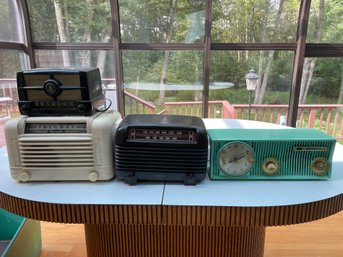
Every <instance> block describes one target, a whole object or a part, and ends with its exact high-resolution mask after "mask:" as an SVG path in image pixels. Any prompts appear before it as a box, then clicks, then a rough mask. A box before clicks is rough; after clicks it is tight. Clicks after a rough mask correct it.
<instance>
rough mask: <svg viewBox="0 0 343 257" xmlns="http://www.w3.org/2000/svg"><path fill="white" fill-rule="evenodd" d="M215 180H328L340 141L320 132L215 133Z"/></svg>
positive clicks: (212, 136) (212, 163) (210, 132)
mask: <svg viewBox="0 0 343 257" xmlns="http://www.w3.org/2000/svg"><path fill="white" fill-rule="evenodd" d="M208 135H209V139H210V148H211V150H210V166H211V168H210V172H209V176H210V178H212V179H327V178H329V177H330V176H331V166H332V155H333V151H334V148H335V142H336V140H335V139H334V138H332V137H331V136H329V135H327V134H325V133H323V132H321V131H319V130H316V129H300V128H297V129H211V130H208Z"/></svg>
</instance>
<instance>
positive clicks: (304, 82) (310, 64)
mask: <svg viewBox="0 0 343 257" xmlns="http://www.w3.org/2000/svg"><path fill="white" fill-rule="evenodd" d="M324 13H325V12H324V0H320V3H319V8H318V16H317V17H316V20H315V30H314V31H315V37H314V40H315V42H316V43H318V42H320V39H321V34H322V29H323V25H324ZM316 61H317V58H314V57H312V58H306V59H305V61H304V65H303V74H302V78H301V86H300V96H299V104H304V103H305V101H306V97H307V94H308V90H309V88H310V82H311V79H312V76H313V71H314V67H315V65H316Z"/></svg>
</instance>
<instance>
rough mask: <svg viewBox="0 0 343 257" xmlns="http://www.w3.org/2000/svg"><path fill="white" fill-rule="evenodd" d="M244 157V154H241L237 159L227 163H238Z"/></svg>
mask: <svg viewBox="0 0 343 257" xmlns="http://www.w3.org/2000/svg"><path fill="white" fill-rule="evenodd" d="M245 156H246V154H245V153H244V154H241V155H239V156H237V157H234V158H233V160H231V161H229V162H228V163H232V162H236V161H239V160H240V159H243V158H244V157H245Z"/></svg>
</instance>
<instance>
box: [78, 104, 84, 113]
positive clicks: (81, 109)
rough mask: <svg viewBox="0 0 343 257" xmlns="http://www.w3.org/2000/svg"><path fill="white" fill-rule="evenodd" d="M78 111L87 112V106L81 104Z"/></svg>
mask: <svg viewBox="0 0 343 257" xmlns="http://www.w3.org/2000/svg"><path fill="white" fill-rule="evenodd" d="M76 109H77V111H78V112H81V113H82V112H85V111H86V106H85V105H84V104H79V105H78V106H77V107H76Z"/></svg>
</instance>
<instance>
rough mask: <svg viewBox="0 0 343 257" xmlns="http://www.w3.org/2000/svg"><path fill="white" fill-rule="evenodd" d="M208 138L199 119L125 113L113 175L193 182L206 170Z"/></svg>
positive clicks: (132, 181) (131, 180)
mask: <svg viewBox="0 0 343 257" xmlns="http://www.w3.org/2000/svg"><path fill="white" fill-rule="evenodd" d="M207 158H208V139H207V133H206V129H205V125H204V123H203V121H202V119H200V118H198V117H191V116H176V115H144V114H137V115H128V116H126V117H125V118H124V119H123V120H122V121H121V123H120V124H119V126H118V129H117V131H116V136H115V166H116V176H117V178H119V179H122V180H124V181H125V182H126V183H128V184H131V185H133V184H136V183H137V180H155V181H182V182H183V183H184V184H186V185H194V184H196V183H198V182H199V181H201V180H202V179H204V178H205V176H206V173H207V166H208V165H207Z"/></svg>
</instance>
